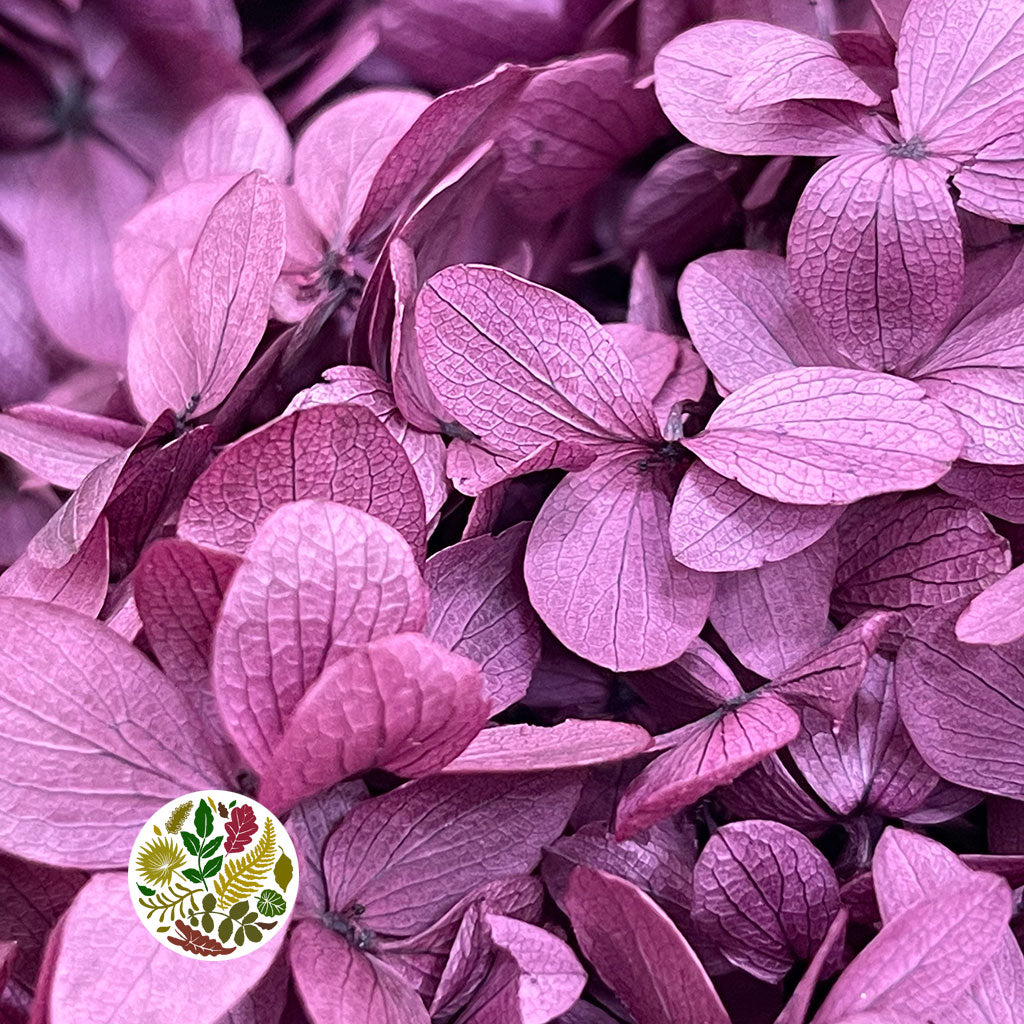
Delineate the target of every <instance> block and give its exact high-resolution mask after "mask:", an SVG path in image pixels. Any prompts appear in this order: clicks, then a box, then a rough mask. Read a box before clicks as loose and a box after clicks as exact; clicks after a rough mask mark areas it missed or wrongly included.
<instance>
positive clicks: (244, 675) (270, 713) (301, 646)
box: [212, 501, 428, 781]
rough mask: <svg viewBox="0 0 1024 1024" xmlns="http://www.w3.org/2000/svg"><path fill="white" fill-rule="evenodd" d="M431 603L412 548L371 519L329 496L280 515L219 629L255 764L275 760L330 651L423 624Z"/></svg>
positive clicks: (231, 691) (255, 551) (252, 552)
mask: <svg viewBox="0 0 1024 1024" xmlns="http://www.w3.org/2000/svg"><path fill="white" fill-rule="evenodd" d="M427 599H428V597H427V589H426V586H425V585H424V583H423V579H422V577H421V576H420V574H419V571H418V569H417V568H416V562H415V559H414V558H413V554H412V552H411V551H410V550H409V546H408V544H406V543H405V541H404V540H402V538H401V537H400V536H399V535H398V534H397V533H396V532H395V531H394V530H393V529H392V528H391V527H389V526H387V525H385V524H384V523H382V522H380V521H379V520H377V519H374V518H373V517H372V516H369V515H367V514H366V513H364V512H358V511H356V510H355V509H352V508H348V507H346V506H344V505H338V504H335V503H333V502H326V501H323V502H321V501H299V502H294V503H290V504H287V505H285V506H284V507H282V508H280V509H278V510H277V511H276V512H274V513H273V514H272V515H271V516H270V518H268V519H267V520H266V522H264V523H263V525H262V526H261V527H260V529H259V531H258V532H257V533H256V537H255V539H254V540H253V543H252V546H251V547H250V548H249V551H248V553H247V554H246V557H245V559H244V560H243V562H242V565H241V566H240V567H239V569H238V570H237V572H236V573H235V576H234V578H233V579H232V581H231V583H230V584H229V586H228V588H227V592H226V593H225V595H224V603H223V606H222V608H221V613H220V617H219V619H218V621H217V625H216V629H215V635H214V646H213V659H212V676H213V684H214V688H215V691H216V693H217V701H218V703H219V705H220V709H221V714H222V715H223V716H224V720H225V725H226V726H227V728H228V731H229V732H230V733H231V735H232V737H233V738H234V740H235V742H236V743H237V744H238V747H239V749H240V750H241V751H242V753H243V754H244V755H245V756H246V757H247V758H248V760H249V762H250V764H251V765H252V766H253V767H254V768H255V769H256V770H257V771H262V770H264V769H265V768H266V767H267V766H268V765H269V764H270V763H271V761H272V758H273V752H274V749H275V747H276V746H277V744H278V742H279V741H280V738H281V736H282V735H283V734H284V732H285V729H286V728H287V725H288V720H289V718H290V716H291V714H292V713H293V712H294V710H295V708H296V707H297V706H298V705H299V702H300V701H301V699H302V697H303V695H304V694H305V693H306V692H307V691H308V690H309V689H310V687H311V686H312V685H313V684H314V682H315V681H316V680H317V678H318V677H319V676H320V674H321V673H322V672H323V670H324V668H325V667H326V666H327V665H328V664H329V662H330V660H331V658H332V657H334V658H336V657H338V656H339V655H340V654H343V653H344V651H345V650H346V648H347V647H349V646H351V645H355V644H362V643H366V642H367V641H370V640H373V639H375V638H377V637H380V636H387V635H388V634H391V633H398V632H405V631H408V630H416V629H419V628H421V627H422V625H423V621H424V619H425V617H426V611H427ZM330 781H333V780H330Z"/></svg>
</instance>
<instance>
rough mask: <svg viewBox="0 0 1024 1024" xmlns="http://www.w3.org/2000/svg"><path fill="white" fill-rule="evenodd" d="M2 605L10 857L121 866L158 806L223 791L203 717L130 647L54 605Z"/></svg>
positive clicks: (1, 756)
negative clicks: (213, 790) (197, 791)
mask: <svg viewBox="0 0 1024 1024" xmlns="http://www.w3.org/2000/svg"><path fill="white" fill-rule="evenodd" d="M0 609H2V616H0V621H2V623H3V643H2V644H0V676H2V678H3V679H4V693H3V696H2V698H0V721H2V722H3V727H2V729H0V735H2V736H3V739H2V741H0V745H2V750H0V766H2V780H0V803H2V806H3V811H4V822H5V825H4V826H3V828H2V829H0V845H2V846H3V848H4V849H7V850H10V851H11V852H12V853H16V854H18V855H19V856H23V857H29V858H35V859H40V860H45V861H47V862H49V863H53V864H59V865H64V866H74V867H79V866H80V867H87V868H99V869H102V868H116V867H123V866H124V864H125V862H126V861H127V858H128V853H129V851H130V850H131V845H132V843H133V842H134V840H135V836H136V834H137V833H138V830H139V828H141V826H142V824H143V823H144V822H145V821H146V819H147V818H148V817H149V816H150V815H151V814H152V813H153V812H154V811H156V810H157V809H158V808H159V807H160V806H162V805H163V804H164V803H166V802H167V801H168V800H171V799H173V798H174V797H176V796H179V795H180V794H181V793H182V792H188V791H190V790H195V789H205V788H209V787H211V786H212V787H214V788H216V787H218V786H223V785H226V783H225V782H224V778H225V775H224V768H223V767H222V765H221V761H220V758H221V752H220V751H219V750H218V749H217V746H216V740H215V738H214V737H213V736H212V735H211V734H210V733H209V732H208V731H207V726H206V725H205V724H204V723H203V722H202V720H201V719H200V717H199V714H198V712H197V710H196V709H195V708H194V707H193V706H192V705H191V704H190V703H189V702H188V701H187V700H186V698H185V696H184V695H183V694H182V693H181V692H180V691H178V690H177V689H176V688H175V687H174V686H173V685H172V684H171V683H170V682H169V681H168V680H167V679H166V678H165V677H164V676H163V675H162V674H161V673H160V672H159V671H158V670H157V669H156V668H155V667H154V666H153V664H152V662H150V661H149V660H148V659H147V658H146V657H145V656H144V655H142V654H141V653H140V652H139V651H137V650H136V649H135V648H134V647H132V646H131V645H130V644H128V643H126V642H125V641H124V640H122V639H121V637H119V636H118V635H117V634H116V633H114V632H113V631H112V630H110V629H108V628H107V627H106V626H104V625H101V624H99V623H97V622H93V621H92V620H91V619H87V618H85V617H84V616H82V615H79V614H78V613H76V612H72V611H69V610H68V609H66V608H60V607H59V606H56V605H44V604H41V603H39V602H37V601H24V600H20V599H18V598H9V597H5V598H0ZM41 785H43V786H44V791H45V793H46V794H47V796H46V803H45V806H44V807H41V806H40V796H39V794H40V786H41ZM28 822H31V827H26V825H27V823H28Z"/></svg>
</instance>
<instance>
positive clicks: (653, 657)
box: [524, 451, 714, 670]
mask: <svg viewBox="0 0 1024 1024" xmlns="http://www.w3.org/2000/svg"><path fill="white" fill-rule="evenodd" d="M641 454H642V453H640V452H637V451H632V452H629V451H627V452H626V453H624V454H622V455H619V456H618V457H617V458H610V459H601V460H599V461H598V462H596V463H595V464H594V465H593V466H592V467H590V469H588V470H585V471H583V472H580V473H573V474H571V475H569V476H568V477H566V478H565V480H563V481H562V482H561V483H560V484H559V485H558V487H556V488H555V490H554V491H553V492H552V494H551V495H550V497H549V498H548V500H547V501H546V502H545V503H544V507H543V508H542V509H541V511H540V513H539V514H538V516H537V519H536V521H535V522H534V525H533V529H532V530H531V531H530V540H529V543H528V544H527V547H526V562H525V566H524V571H525V575H526V585H527V587H528V588H529V591H530V600H531V601H532V602H533V606H534V608H536V609H537V613H538V614H539V615H540V617H541V618H542V619H543V620H544V622H545V623H546V625H547V626H548V627H549V628H550V629H551V631H552V632H553V633H554V634H555V636H556V637H558V639H559V640H561V642H562V643H564V644H565V645H566V647H568V648H569V649H570V650H573V651H575V652H576V653H577V654H581V655H583V656H584V657H585V658H588V659H589V660H591V661H595V662H597V663H598V664H600V665H604V666H607V667H609V668H614V669H617V670H637V669H644V668H654V667H655V666H657V665H664V664H666V663H667V662H670V661H672V660H674V659H675V658H677V657H679V655H680V654H682V653H683V651H685V650H686V648H687V647H689V645H690V643H691V641H692V640H693V639H694V637H696V635H697V634H698V633H699V632H700V630H701V628H702V626H703V625H704V621H705V619H706V617H707V612H708V606H709V605H710V603H711V596H712V593H713V589H714V584H713V582H712V580H711V579H710V578H709V577H708V576H705V575H704V574H702V573H697V572H694V571H693V570H692V569H688V568H686V567H685V566H683V565H681V564H680V563H679V562H676V561H675V560H674V559H673V558H672V555H671V549H670V546H669V537H668V519H669V507H668V505H669V500H668V495H667V493H666V490H665V488H666V485H667V484H668V481H667V480H664V479H662V474H661V473H660V472H659V469H658V467H652V468H644V467H643V464H642V462H641V460H640V458H639V456H640V455H641ZM583 594H586V595H587V597H586V599H585V600H581V595H583Z"/></svg>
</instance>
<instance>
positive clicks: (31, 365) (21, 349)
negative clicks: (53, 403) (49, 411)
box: [0, 247, 49, 406]
mask: <svg viewBox="0 0 1024 1024" xmlns="http://www.w3.org/2000/svg"><path fill="white" fill-rule="evenodd" d="M21 263H22V261H21V259H20V257H18V256H15V255H14V254H13V253H11V252H7V251H6V250H5V249H4V248H3V247H0V339H2V340H0V360H3V366H4V379H3V381H0V406H6V405H10V404H11V403H12V402H24V401H28V400H29V399H33V398H38V397H39V395H40V394H41V393H42V392H43V390H44V388H45V386H46V381H47V377H48V376H49V374H48V371H47V367H46V362H45V359H44V344H45V343H44V341H43V332H42V327H41V325H40V323H39V318H38V316H37V315H36V310H35V307H34V306H33V305H32V301H31V299H30V298H29V294H28V290H27V288H26V286H25V282H24V273H23V269H22V266H21Z"/></svg>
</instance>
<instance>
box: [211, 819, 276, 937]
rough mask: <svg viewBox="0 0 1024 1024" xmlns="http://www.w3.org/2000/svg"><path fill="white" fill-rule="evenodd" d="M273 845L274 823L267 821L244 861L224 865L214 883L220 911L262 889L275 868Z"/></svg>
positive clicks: (232, 861)
mask: <svg viewBox="0 0 1024 1024" xmlns="http://www.w3.org/2000/svg"><path fill="white" fill-rule="evenodd" d="M276 841H277V838H276V836H275V834H274V823H273V821H271V820H270V818H267V819H266V821H265V822H264V824H263V835H262V836H260V838H259V840H258V841H257V843H256V845H255V846H254V847H253V848H252V849H251V850H250V851H249V852H248V853H247V854H246V855H245V856H244V857H236V858H234V859H233V860H229V861H228V862H227V863H226V864H225V865H224V868H223V871H222V872H221V875H220V876H219V877H218V878H217V880H216V881H215V882H214V883H213V888H214V891H215V892H216V893H217V902H218V906H219V907H220V908H221V910H223V909H224V908H225V907H228V906H230V905H231V904H232V903H237V902H238V901H239V900H242V899H245V898H246V897H247V896H252V895H253V893H255V892H256V891H257V890H258V889H260V888H262V887H263V883H264V881H265V880H266V877H267V875H268V874H270V869H271V867H272V866H273V864H274V848H275V845H276ZM225 849H227V847H226V846H225ZM236 941H237V939H236Z"/></svg>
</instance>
